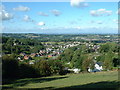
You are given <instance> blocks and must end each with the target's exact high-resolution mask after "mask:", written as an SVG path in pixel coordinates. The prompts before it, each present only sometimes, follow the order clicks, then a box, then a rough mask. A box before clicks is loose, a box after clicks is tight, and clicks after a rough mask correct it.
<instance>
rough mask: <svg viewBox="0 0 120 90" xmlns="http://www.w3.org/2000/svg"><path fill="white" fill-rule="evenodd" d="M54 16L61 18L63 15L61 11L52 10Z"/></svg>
mask: <svg viewBox="0 0 120 90" xmlns="http://www.w3.org/2000/svg"><path fill="white" fill-rule="evenodd" d="M50 12H51V13H52V14H54V15H55V16H59V15H60V14H61V12H60V11H59V10H55V9H54V10H51V11H50Z"/></svg>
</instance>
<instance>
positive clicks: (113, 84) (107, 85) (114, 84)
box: [55, 81, 120, 90]
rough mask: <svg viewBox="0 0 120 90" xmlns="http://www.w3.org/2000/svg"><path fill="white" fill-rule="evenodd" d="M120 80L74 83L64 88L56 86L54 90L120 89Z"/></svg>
mask: <svg viewBox="0 0 120 90" xmlns="http://www.w3.org/2000/svg"><path fill="white" fill-rule="evenodd" d="M119 87H120V82H119V81H102V82H96V83H88V84H84V85H76V86H70V87H64V88H57V89H55V90H61V89H65V90H66V89H80V88H84V89H95V90H99V89H100V90H110V89H111V90H120V88H119Z"/></svg>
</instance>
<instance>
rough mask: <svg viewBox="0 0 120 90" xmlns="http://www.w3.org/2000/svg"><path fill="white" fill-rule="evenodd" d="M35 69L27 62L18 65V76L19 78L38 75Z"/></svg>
mask: <svg viewBox="0 0 120 90" xmlns="http://www.w3.org/2000/svg"><path fill="white" fill-rule="evenodd" d="M38 76H39V75H38V74H37V70H36V69H35V68H34V67H33V66H31V65H28V64H20V65H19V77H20V78H34V77H38Z"/></svg>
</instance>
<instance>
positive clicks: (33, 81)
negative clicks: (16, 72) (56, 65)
mask: <svg viewBox="0 0 120 90" xmlns="http://www.w3.org/2000/svg"><path fill="white" fill-rule="evenodd" d="M118 83H119V82H118V72H117V71H106V72H97V73H80V74H67V75H63V76H60V75H56V76H49V77H42V78H26V79H19V80H16V81H14V82H13V83H12V84H6V85H3V89H9V88H11V89H13V88H36V89H38V88H39V89H48V90H49V89H67V88H118ZM116 90H117V89H116Z"/></svg>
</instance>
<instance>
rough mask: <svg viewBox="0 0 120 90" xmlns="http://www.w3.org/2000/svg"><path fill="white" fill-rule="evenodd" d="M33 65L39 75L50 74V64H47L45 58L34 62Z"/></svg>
mask: <svg viewBox="0 0 120 90" xmlns="http://www.w3.org/2000/svg"><path fill="white" fill-rule="evenodd" d="M34 67H35V69H36V70H37V72H38V74H39V75H41V76H49V75H51V69H50V66H49V65H48V62H47V61H45V60H40V61H39V62H37V63H35V65H34Z"/></svg>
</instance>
